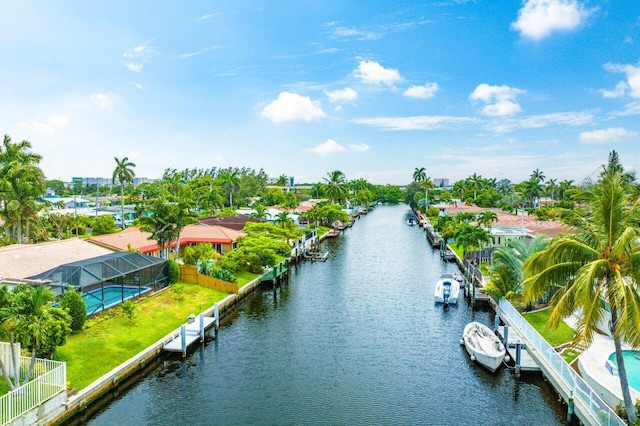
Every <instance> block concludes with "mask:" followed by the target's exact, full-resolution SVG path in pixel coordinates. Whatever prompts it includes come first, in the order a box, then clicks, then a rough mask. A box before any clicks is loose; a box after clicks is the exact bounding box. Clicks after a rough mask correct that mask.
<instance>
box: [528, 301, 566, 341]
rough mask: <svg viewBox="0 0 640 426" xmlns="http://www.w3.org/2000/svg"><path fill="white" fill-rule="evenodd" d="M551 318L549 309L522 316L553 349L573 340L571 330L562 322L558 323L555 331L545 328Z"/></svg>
mask: <svg viewBox="0 0 640 426" xmlns="http://www.w3.org/2000/svg"><path fill="white" fill-rule="evenodd" d="M550 316H551V311H550V310H549V309H544V310H542V311H536V312H529V313H525V314H523V317H524V319H525V320H527V322H528V323H529V324H531V325H532V326H533V328H535V329H536V330H537V331H538V333H540V335H541V336H542V337H544V338H545V340H546V341H547V342H549V344H550V345H551V346H553V347H554V348H555V347H556V346H560V345H562V344H563V343H568V342H570V341H572V340H573V329H572V328H571V327H569V326H568V325H567V324H566V323H565V322H564V321H562V322H560V325H559V326H558V328H557V329H551V328H549V327H547V322H548V321H549V317H550Z"/></svg>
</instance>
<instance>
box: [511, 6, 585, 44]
mask: <svg viewBox="0 0 640 426" xmlns="http://www.w3.org/2000/svg"><path fill="white" fill-rule="evenodd" d="M593 11H595V9H591V10H587V9H585V7H584V6H583V5H582V4H580V3H579V2H578V1H577V0H525V2H524V6H523V7H522V9H520V10H519V11H518V20H517V21H515V22H513V23H511V29H512V30H515V31H519V32H520V34H521V35H522V36H523V37H526V38H530V39H532V40H542V39H543V38H545V37H548V36H549V35H551V33H552V32H554V31H571V30H573V29H575V28H577V27H579V26H580V25H582V24H583V23H584V22H585V21H586V20H587V18H588V17H589V15H590V14H591V13H592V12H593Z"/></svg>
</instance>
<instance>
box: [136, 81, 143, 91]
mask: <svg viewBox="0 0 640 426" xmlns="http://www.w3.org/2000/svg"><path fill="white" fill-rule="evenodd" d="M136 89H138V90H143V89H144V86H143V85H142V84H140V83H136Z"/></svg>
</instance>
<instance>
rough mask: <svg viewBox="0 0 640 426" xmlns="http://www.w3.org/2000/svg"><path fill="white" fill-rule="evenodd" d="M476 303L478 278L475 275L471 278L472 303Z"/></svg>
mask: <svg viewBox="0 0 640 426" xmlns="http://www.w3.org/2000/svg"><path fill="white" fill-rule="evenodd" d="M475 303H476V279H475V277H473V278H471V304H472V305H474V304H475Z"/></svg>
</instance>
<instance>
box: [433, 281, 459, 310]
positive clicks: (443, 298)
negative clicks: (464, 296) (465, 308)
mask: <svg viewBox="0 0 640 426" xmlns="http://www.w3.org/2000/svg"><path fill="white" fill-rule="evenodd" d="M433 296H434V297H435V299H436V303H442V304H444V305H448V304H450V303H453V304H454V305H455V304H456V303H458V297H459V296H460V283H458V281H456V280H454V279H453V275H451V274H442V275H441V276H440V279H439V280H438V281H437V282H436V289H435V291H434V292H433Z"/></svg>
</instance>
